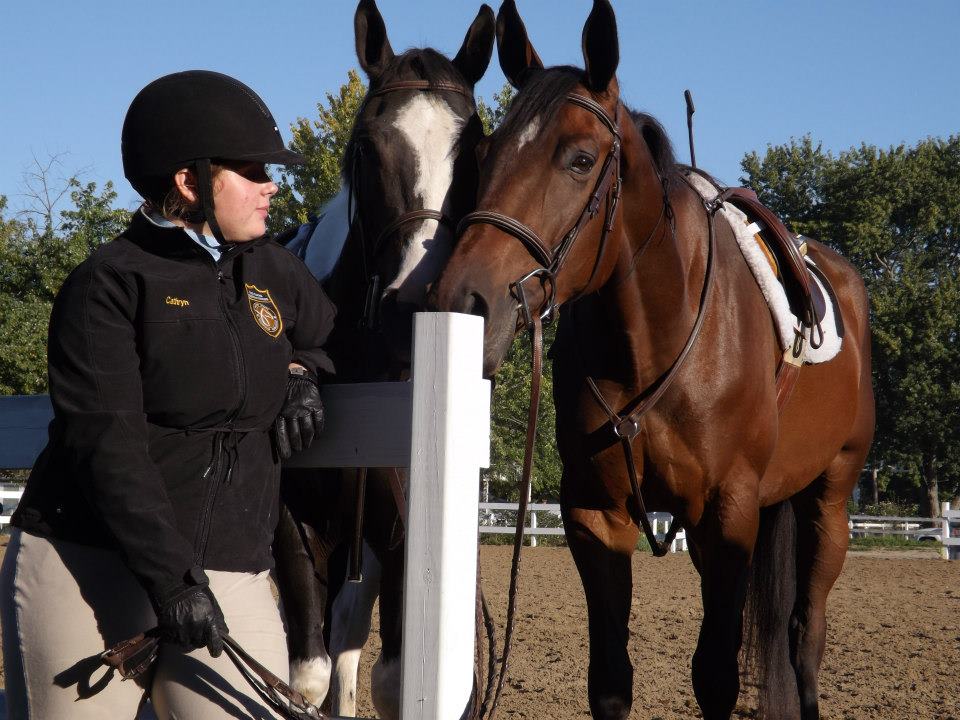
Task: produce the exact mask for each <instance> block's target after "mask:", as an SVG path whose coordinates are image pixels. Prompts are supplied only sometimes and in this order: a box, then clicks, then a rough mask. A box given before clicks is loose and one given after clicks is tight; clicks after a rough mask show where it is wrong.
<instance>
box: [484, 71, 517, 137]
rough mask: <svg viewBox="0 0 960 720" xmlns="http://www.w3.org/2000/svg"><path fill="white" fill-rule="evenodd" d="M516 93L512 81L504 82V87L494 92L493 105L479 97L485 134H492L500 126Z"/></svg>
mask: <svg viewBox="0 0 960 720" xmlns="http://www.w3.org/2000/svg"><path fill="white" fill-rule="evenodd" d="M516 94H517V93H516V91H515V90H514V89H513V86H512V85H511V84H510V83H504V84H503V87H501V88H500V90H498V91H497V92H495V93H494V94H493V105H488V104H487V102H486V101H485V100H484V99H483V98H478V99H477V114H478V115H479V116H480V122H481V124H482V125H483V132H484V134H486V135H490V134H492V133H493V131H494V130H496V129H497V128H498V127H500V123H502V122H503V118H505V117H506V116H507V111H508V110H509V109H510V103H512V102H513V98H514V97H515V96H516Z"/></svg>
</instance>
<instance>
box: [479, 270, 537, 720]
mask: <svg viewBox="0 0 960 720" xmlns="http://www.w3.org/2000/svg"><path fill="white" fill-rule="evenodd" d="M520 292H521V293H522V292H523V290H522V289H521V290H520ZM530 320H531V322H530V325H529V328H530V345H531V354H532V356H533V357H532V359H531V368H532V377H531V378H530V410H529V412H528V413H527V443H526V447H525V448H524V452H523V472H522V474H521V476H520V502H519V503H518V508H517V531H516V535H515V536H514V539H513V561H512V563H511V565H510V590H509V593H508V595H507V625H506V628H505V629H504V634H503V655H502V657H501V661H500V662H501V664H500V675H499V677H498V678H497V690H496V692H495V693H494V696H493V701H492V703H491V704H490V706H489V712H487V702H486V700H487V699H486V698H484V704H483V707H481V708H480V717H485V718H486V719H487V720H493V717H494V714H495V713H496V711H497V703H499V701H500V693H501V692H503V684H504V682H506V679H507V669H508V667H509V664H510V648H511V644H512V641H513V626H514V620H515V619H516V609H517V584H518V581H519V577H520V548H521V547H522V546H523V530H524V526H525V525H526V518H527V498H528V497H529V494H530V475H531V471H532V470H533V449H534V444H535V441H536V437H537V415H538V412H539V410H540V378H541V375H542V374H543V326H542V324H541V320H540V314H539V313H536V312H535V313H532V314H531V316H530ZM488 632H489V630H488Z"/></svg>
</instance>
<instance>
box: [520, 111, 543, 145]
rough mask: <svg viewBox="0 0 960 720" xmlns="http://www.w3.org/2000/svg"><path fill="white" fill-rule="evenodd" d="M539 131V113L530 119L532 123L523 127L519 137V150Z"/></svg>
mask: <svg viewBox="0 0 960 720" xmlns="http://www.w3.org/2000/svg"><path fill="white" fill-rule="evenodd" d="M538 132H540V116H539V115H538V116H537V117H535V118H534V119H533V120H531V121H530V124H529V125H527V126H526V127H525V128H524V129H523V132H522V133H520V137H518V138H517V152H520V151H521V150H522V149H523V146H524V145H526V144H527V143H528V142H530V141H531V140H533V139H534V138H535V137H536V136H537V133H538Z"/></svg>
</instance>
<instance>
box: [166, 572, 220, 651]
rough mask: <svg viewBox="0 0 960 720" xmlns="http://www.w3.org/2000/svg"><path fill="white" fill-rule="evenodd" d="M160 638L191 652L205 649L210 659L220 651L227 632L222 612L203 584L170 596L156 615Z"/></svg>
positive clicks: (208, 588)
mask: <svg viewBox="0 0 960 720" xmlns="http://www.w3.org/2000/svg"><path fill="white" fill-rule="evenodd" d="M157 626H158V627H159V629H160V637H161V638H162V639H163V640H166V641H168V642H172V643H176V644H177V645H180V646H182V647H185V648H189V649H191V650H193V649H195V648H202V647H206V648H207V650H209V651H210V654H211V655H212V656H213V657H220V653H222V652H223V634H224V633H226V632H228V630H227V623H226V621H225V620H224V619H223V611H222V610H221V609H220V605H218V604H217V599H216V598H215V597H214V596H213V593H212V592H210V587H209V586H208V585H206V584H202V585H191V586H189V587H187V588H186V589H184V590H182V591H181V592H179V593H177V594H176V595H174V596H173V597H172V598H171V599H170V600H168V601H167V602H166V603H164V605H162V606H161V607H160V608H159V610H158V612H157Z"/></svg>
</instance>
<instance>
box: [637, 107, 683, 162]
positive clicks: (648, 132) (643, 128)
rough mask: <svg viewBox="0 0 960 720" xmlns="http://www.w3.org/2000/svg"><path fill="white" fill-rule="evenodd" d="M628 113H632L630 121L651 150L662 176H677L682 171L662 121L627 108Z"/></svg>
mask: <svg viewBox="0 0 960 720" xmlns="http://www.w3.org/2000/svg"><path fill="white" fill-rule="evenodd" d="M627 112H629V113H630V119H631V120H633V124H634V125H636V127H637V130H639V131H640V135H641V137H643V141H644V142H645V143H646V144H647V149H649V150H650V155H651V157H652V158H653V164H654V165H656V166H657V170H659V171H660V176H661V177H663V178H670V177H673V176H674V175H676V174H677V173H678V172H679V171H680V166H679V165H678V164H677V158H676V156H675V155H674V154H673V144H672V143H671V142H670V137H669V136H668V135H667V131H666V130H664V129H663V125H661V124H660V121H659V120H657V119H656V118H655V117H653V115H648V114H647V113H644V112H639V111H637V110H631V109H630V108H627Z"/></svg>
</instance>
